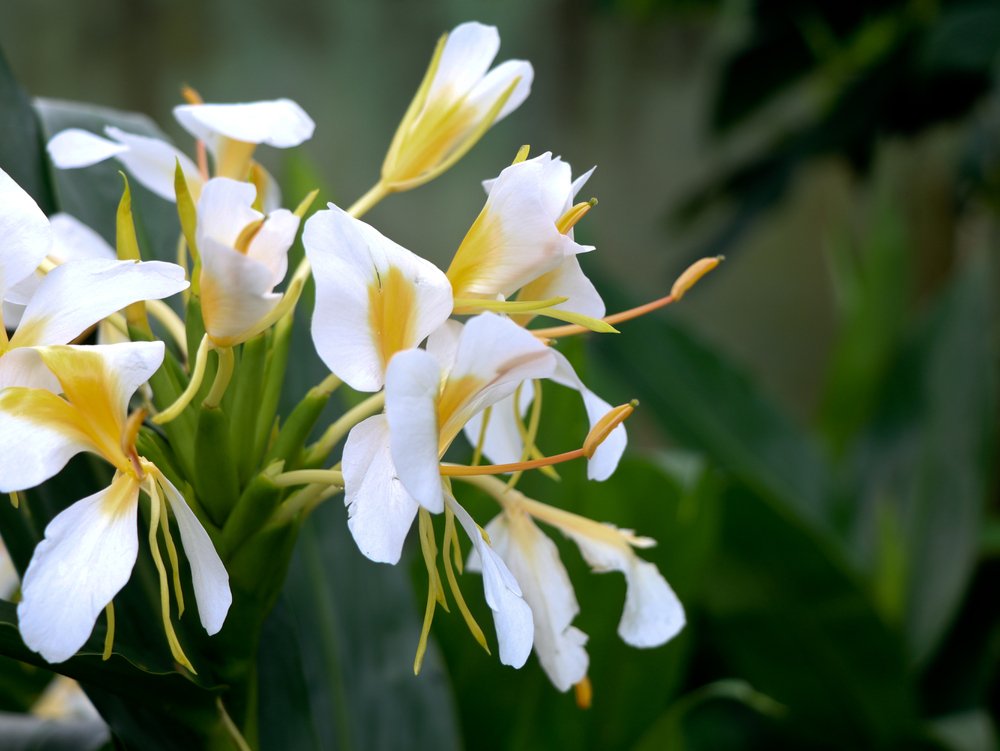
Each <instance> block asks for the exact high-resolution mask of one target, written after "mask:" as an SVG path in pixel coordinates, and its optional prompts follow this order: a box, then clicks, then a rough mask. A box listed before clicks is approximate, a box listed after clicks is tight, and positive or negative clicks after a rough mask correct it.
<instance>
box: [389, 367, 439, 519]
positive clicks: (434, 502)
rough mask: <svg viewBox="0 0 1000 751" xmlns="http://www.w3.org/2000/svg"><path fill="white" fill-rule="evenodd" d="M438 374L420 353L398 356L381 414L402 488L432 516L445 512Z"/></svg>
mask: <svg viewBox="0 0 1000 751" xmlns="http://www.w3.org/2000/svg"><path fill="white" fill-rule="evenodd" d="M440 386H441V370H440V368H439V367H438V364H437V360H435V359H434V357H433V356H432V355H430V354H428V353H427V352H425V351H424V350H421V349H411V350H407V351H405V352H400V353H399V354H398V355H396V356H395V357H394V358H392V362H390V363H389V370H388V371H387V373H386V381H385V412H386V419H387V421H388V425H389V430H390V432H391V439H390V446H391V448H392V460H393V463H394V464H395V466H396V472H397V474H398V476H399V479H400V481H401V482H402V483H403V485H404V486H405V487H406V490H407V491H408V492H409V493H410V495H412V496H413V497H414V498H415V499H416V500H417V502H418V503H420V505H421V506H423V507H424V508H426V509H427V510H428V511H431V512H433V513H439V512H441V511H443V510H444V496H443V494H442V488H441V470H440V467H439V464H438V461H439V459H438V457H439V452H440V451H441V447H440V444H439V433H438V421H437V397H438V391H439V389H440Z"/></svg>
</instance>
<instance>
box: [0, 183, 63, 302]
mask: <svg viewBox="0 0 1000 751" xmlns="http://www.w3.org/2000/svg"><path fill="white" fill-rule="evenodd" d="M0 247H2V248H3V252H2V253H0V299H4V298H5V297H6V296H7V295H6V290H7V288H9V287H12V286H13V285H15V284H17V283H18V282H19V281H21V280H22V279H24V278H25V277H27V276H30V275H31V274H32V273H34V271H35V269H36V268H38V264H39V263H41V262H42V259H43V258H45V255H46V254H47V253H48V252H49V249H50V248H51V247H52V229H51V228H50V227H49V220H48V219H46V218H45V214H43V213H42V210H41V209H40V208H38V204H36V203H35V201H34V199H33V198H32V197H31V196H29V195H28V194H27V193H25V192H24V190H23V189H22V188H21V186H20V185H18V184H17V183H16V182H14V179H13V178H12V177H11V176H10V175H8V174H7V173H6V172H4V171H3V170H2V169H0Z"/></svg>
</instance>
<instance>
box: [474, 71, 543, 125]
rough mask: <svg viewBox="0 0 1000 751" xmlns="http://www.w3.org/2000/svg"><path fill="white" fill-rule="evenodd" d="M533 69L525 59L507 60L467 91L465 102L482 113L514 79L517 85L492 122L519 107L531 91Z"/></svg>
mask: <svg viewBox="0 0 1000 751" xmlns="http://www.w3.org/2000/svg"><path fill="white" fill-rule="evenodd" d="M534 78H535V70H534V68H532V67H531V63H529V62H528V61H527V60H507V61H506V62H503V63H500V65H498V66H497V67H495V68H494V69H493V70H491V71H490V72H489V73H487V74H486V75H485V76H484V77H483V78H482V80H480V81H479V82H478V83H477V84H476V85H475V86H474V87H473V89H472V90H471V91H470V92H469V97H468V99H467V100H466V101H467V103H468V104H469V105H471V106H473V107H475V108H476V109H477V110H479V111H480V112H481V113H483V114H484V115H485V114H486V113H487V112H489V110H490V108H491V107H492V106H493V105H494V103H495V102H496V101H497V99H499V98H500V96H501V95H502V94H503V93H504V92H505V91H506V90H507V89H508V88H509V87H510V85H511V84H512V83H514V81H515V80H517V85H516V86H515V87H514V90H513V91H512V92H511V93H510V96H509V97H508V98H507V101H506V102H504V105H503V107H501V108H500V112H499V113H497V116H496V119H495V120H494V121H493V122H494V123H498V122H500V121H501V120H503V119H504V118H505V117H507V115H509V114H510V113H511V112H513V111H514V110H516V109H517V108H518V107H520V106H521V105H522V104H523V103H524V100H525V99H527V98H528V94H530V93H531V83H532V81H533V80H534Z"/></svg>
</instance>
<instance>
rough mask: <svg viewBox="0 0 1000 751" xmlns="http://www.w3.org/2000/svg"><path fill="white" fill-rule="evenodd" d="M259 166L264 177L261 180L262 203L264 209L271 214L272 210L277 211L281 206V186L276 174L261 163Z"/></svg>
mask: <svg viewBox="0 0 1000 751" xmlns="http://www.w3.org/2000/svg"><path fill="white" fill-rule="evenodd" d="M257 167H258V168H259V170H260V175H261V177H262V178H263V179H262V180H261V181H260V192H261V195H262V198H261V205H262V206H263V208H264V211H265V212H266V213H268V214H270V213H271V212H272V211H277V210H278V209H280V208H281V186H280V185H278V181H277V180H275V179H274V175H272V174H271V173H270V172H268V171H267V170H266V169H264V167H263V166H262V165H261V164H257Z"/></svg>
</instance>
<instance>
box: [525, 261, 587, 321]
mask: <svg viewBox="0 0 1000 751" xmlns="http://www.w3.org/2000/svg"><path fill="white" fill-rule="evenodd" d="M553 297H567V298H569V299H568V300H566V302H564V303H559V304H558V305H555V306H553V310H568V311H572V312H573V313H581V314H583V315H585V316H590V317H591V318H604V314H605V313H606V312H607V311H606V309H605V307H604V300H602V299H601V295H600V293H598V291H597V288H596V287H594V283H593V282H591V281H590V279H588V278H587V275H586V274H584V273H583V269H582V268H580V261H579V259H578V258H577V257H576V256H570V257H569V258H567V259H566V260H564V261H563V262H562V263H560V264H559V265H558V266H556V267H555V268H554V269H552V271H548V272H546V273H544V274H542V275H541V276H540V277H538V278H536V279H534V280H533V281H531V282H528V283H527V284H526V285H524V286H523V287H521V294H520V299H522V300H549V299H551V298H553Z"/></svg>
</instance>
